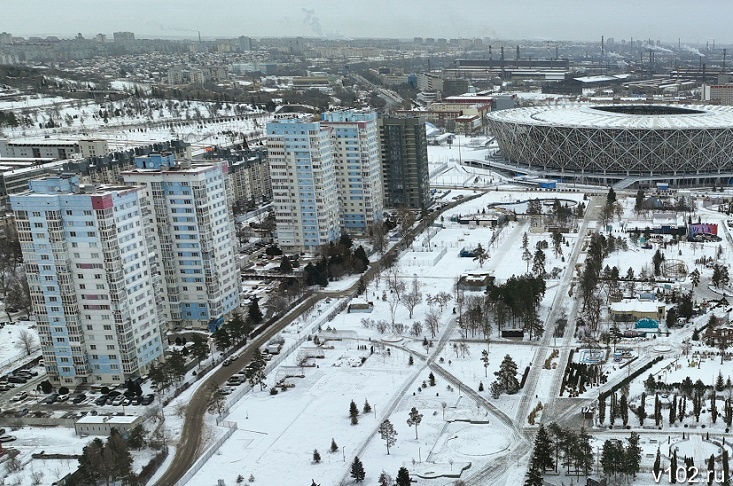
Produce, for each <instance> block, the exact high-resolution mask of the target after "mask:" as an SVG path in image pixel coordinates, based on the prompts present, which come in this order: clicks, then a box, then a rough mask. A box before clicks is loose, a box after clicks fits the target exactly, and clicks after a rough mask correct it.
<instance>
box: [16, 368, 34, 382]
mask: <svg viewBox="0 0 733 486" xmlns="http://www.w3.org/2000/svg"><path fill="white" fill-rule="evenodd" d="M36 374H38V373H36ZM15 376H22V377H23V378H26V379H28V380H30V379H31V378H33V375H32V374H31V372H30V371H28V370H18V371H16V372H15Z"/></svg>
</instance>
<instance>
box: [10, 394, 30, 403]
mask: <svg viewBox="0 0 733 486" xmlns="http://www.w3.org/2000/svg"><path fill="white" fill-rule="evenodd" d="M26 398H28V393H27V392H18V393H16V394H15V395H13V401H14V402H19V401H21V400H24V399H26Z"/></svg>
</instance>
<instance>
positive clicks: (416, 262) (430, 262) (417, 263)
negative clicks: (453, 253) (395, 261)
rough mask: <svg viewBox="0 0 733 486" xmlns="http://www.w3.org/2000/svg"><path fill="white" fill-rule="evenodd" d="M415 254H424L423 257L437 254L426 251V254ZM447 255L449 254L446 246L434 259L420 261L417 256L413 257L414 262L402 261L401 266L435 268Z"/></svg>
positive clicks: (421, 259) (405, 259) (404, 259)
mask: <svg viewBox="0 0 733 486" xmlns="http://www.w3.org/2000/svg"><path fill="white" fill-rule="evenodd" d="M414 253H422V254H421V256H422V255H432V254H435V252H430V251H425V252H417V251H416V252H414ZM446 253H448V248H447V247H445V246H444V247H443V249H442V250H440V252H438V254H437V255H436V256H434V257H433V258H420V259H418V258H417V257H416V256H413V259H412V260H410V259H407V258H403V259H402V260H400V265H404V266H406V267H432V266H435V264H436V263H438V262H439V261H440V259H441V258H443V257H444V256H445V254H446Z"/></svg>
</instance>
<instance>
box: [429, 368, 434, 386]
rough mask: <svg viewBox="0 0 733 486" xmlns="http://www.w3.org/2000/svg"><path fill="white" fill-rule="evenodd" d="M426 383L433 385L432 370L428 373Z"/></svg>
mask: <svg viewBox="0 0 733 486" xmlns="http://www.w3.org/2000/svg"><path fill="white" fill-rule="evenodd" d="M428 383H429V384H430V386H435V375H434V374H433V372H432V371H431V372H430V374H429V375H428Z"/></svg>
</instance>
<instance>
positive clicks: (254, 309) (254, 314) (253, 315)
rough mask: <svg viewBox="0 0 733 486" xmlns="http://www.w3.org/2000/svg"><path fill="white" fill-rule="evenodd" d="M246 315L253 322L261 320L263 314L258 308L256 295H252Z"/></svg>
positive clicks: (256, 322)
mask: <svg viewBox="0 0 733 486" xmlns="http://www.w3.org/2000/svg"><path fill="white" fill-rule="evenodd" d="M247 315H248V316H249V318H250V319H251V320H252V322H254V323H255V324H259V323H260V322H262V318H263V316H262V311H261V310H260V304H259V299H258V298H257V297H252V301H251V302H250V304H249V311H248V313H247Z"/></svg>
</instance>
